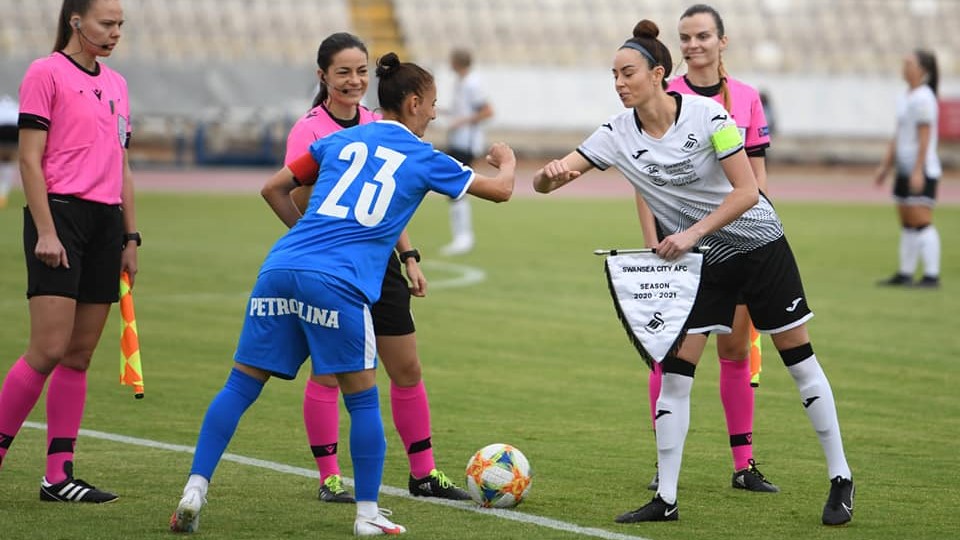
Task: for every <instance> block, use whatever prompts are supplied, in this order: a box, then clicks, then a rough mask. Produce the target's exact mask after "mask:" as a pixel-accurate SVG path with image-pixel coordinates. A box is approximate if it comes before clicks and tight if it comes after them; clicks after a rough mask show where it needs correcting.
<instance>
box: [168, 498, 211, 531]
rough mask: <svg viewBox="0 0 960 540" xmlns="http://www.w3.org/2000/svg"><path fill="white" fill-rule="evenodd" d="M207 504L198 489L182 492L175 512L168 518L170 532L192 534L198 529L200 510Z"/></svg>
mask: <svg viewBox="0 0 960 540" xmlns="http://www.w3.org/2000/svg"><path fill="white" fill-rule="evenodd" d="M205 504H207V499H205V498H204V496H203V493H202V492H201V491H200V488H196V487H193V488H187V489H185V490H183V498H181V499H180V504H178V505H177V510H176V511H175V512H174V513H173V515H172V516H170V530H171V531H173V532H176V533H194V532H197V530H198V529H200V509H201V508H203V505H205Z"/></svg>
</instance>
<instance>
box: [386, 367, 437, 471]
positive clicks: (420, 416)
mask: <svg viewBox="0 0 960 540" xmlns="http://www.w3.org/2000/svg"><path fill="white" fill-rule="evenodd" d="M390 409H391V410H392V411H393V425H395V426H396V427H397V433H399V434H400V439H401V440H402V441H403V447H404V448H406V450H407V459H408V460H409V461H410V474H412V475H413V477H414V478H423V477H424V476H427V475H428V474H430V471H432V470H433V469H435V468H437V464H436V463H435V462H434V460H433V445H432V444H431V442H430V404H429V403H427V389H426V388H425V387H424V386H423V381H420V382H418V383H417V384H416V385H414V386H407V387H403V386H397V385H396V384H394V383H393V381H391V382H390Z"/></svg>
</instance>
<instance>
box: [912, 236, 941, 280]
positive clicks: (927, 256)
mask: <svg viewBox="0 0 960 540" xmlns="http://www.w3.org/2000/svg"><path fill="white" fill-rule="evenodd" d="M917 240H918V242H917V243H918V244H919V246H920V259H921V260H922V261H923V275H924V276H929V277H937V276H939V275H940V233H938V232H937V228H936V227H934V226H933V223H931V224H930V225H927V226H926V227H924V228H923V229H922V230H920V231H919V232H918V233H917Z"/></svg>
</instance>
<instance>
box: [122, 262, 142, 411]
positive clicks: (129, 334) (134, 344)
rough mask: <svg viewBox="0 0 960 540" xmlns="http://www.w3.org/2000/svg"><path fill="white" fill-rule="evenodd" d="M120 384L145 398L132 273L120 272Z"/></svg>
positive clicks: (134, 394)
mask: <svg viewBox="0 0 960 540" xmlns="http://www.w3.org/2000/svg"><path fill="white" fill-rule="evenodd" d="M120 318H121V321H120V384H128V385H130V386H132V387H133V397H135V398H137V399H142V398H143V369H142V368H141V367H140V337H139V336H137V316H136V315H135V314H134V312H133V293H132V292H131V290H130V275H129V274H127V272H126V271H123V272H122V273H121V274H120Z"/></svg>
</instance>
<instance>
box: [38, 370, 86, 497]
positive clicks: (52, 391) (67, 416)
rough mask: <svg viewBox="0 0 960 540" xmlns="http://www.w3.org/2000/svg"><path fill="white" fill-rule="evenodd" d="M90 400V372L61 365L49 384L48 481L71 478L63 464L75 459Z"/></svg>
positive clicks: (55, 481) (54, 371) (52, 375)
mask: <svg viewBox="0 0 960 540" xmlns="http://www.w3.org/2000/svg"><path fill="white" fill-rule="evenodd" d="M86 400H87V372H86V371H77V370H75V369H70V368H68V367H64V366H57V367H56V368H54V370H53V372H52V373H51V374H50V387H49V388H47V474H46V478H47V482H50V483H51V484H56V483H57V482H62V481H64V480H65V479H66V478H67V474H66V473H65V472H64V470H63V464H64V463H66V462H68V461H71V462H72V461H73V450H74V447H75V446H76V444H77V434H78V433H80V421H81V420H82V419H83V405H84V403H85V402H86Z"/></svg>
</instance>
